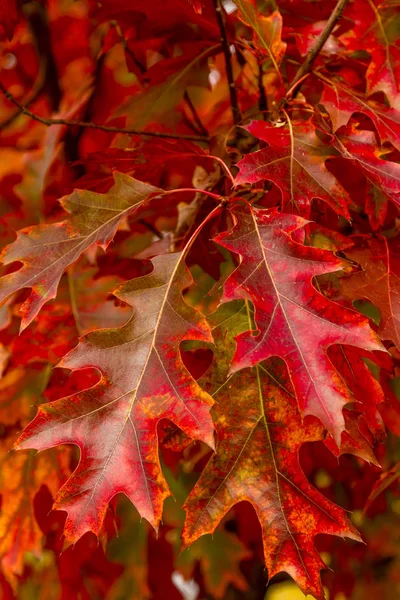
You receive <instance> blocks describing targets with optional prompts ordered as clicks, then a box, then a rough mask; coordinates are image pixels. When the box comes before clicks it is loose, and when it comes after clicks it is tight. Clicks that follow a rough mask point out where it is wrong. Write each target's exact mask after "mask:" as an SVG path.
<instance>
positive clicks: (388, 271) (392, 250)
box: [341, 237, 400, 348]
mask: <svg viewBox="0 0 400 600" xmlns="http://www.w3.org/2000/svg"><path fill="white" fill-rule="evenodd" d="M399 242H400V238H399V237H396V238H394V239H392V240H388V239H386V238H384V237H379V238H377V237H375V238H371V239H369V240H367V239H361V240H360V243H359V245H357V246H355V247H354V248H351V249H349V250H346V256H347V257H348V258H350V259H351V260H353V261H354V262H356V263H358V264H359V265H361V267H362V271H359V272H356V273H353V274H352V275H350V276H349V277H344V278H342V279H341V286H342V291H343V293H344V295H345V296H346V298H349V299H350V300H362V299H367V300H369V301H370V302H372V303H373V304H375V306H376V307H377V308H379V310H380V313H381V320H380V323H379V334H380V336H381V338H382V339H383V340H391V341H392V342H393V343H395V344H396V346H397V347H398V348H400V278H399V275H398V274H399V272H400V271H399V269H400V244H399Z"/></svg>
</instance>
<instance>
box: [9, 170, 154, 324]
mask: <svg viewBox="0 0 400 600" xmlns="http://www.w3.org/2000/svg"><path fill="white" fill-rule="evenodd" d="M114 177H115V185H114V186H113V187H112V188H111V190H110V191H109V192H107V193H106V194H97V193H94V192H88V191H82V190H76V191H74V192H73V193H72V194H71V195H70V196H67V197H66V198H64V199H63V201H62V205H63V208H65V210H66V211H67V212H69V213H70V215H71V217H70V218H69V219H68V220H66V221H63V222H61V223H55V224H54V225H38V226H35V227H31V228H27V229H23V230H21V231H20V232H19V233H18V237H17V239H16V240H15V242H13V243H12V244H10V245H9V246H7V247H6V248H5V249H4V250H3V253H2V255H1V259H2V261H3V263H4V264H5V265H8V264H10V263H13V262H15V261H19V262H22V263H23V266H22V268H20V269H19V270H18V271H14V272H13V273H10V274H9V275H5V276H4V277H3V278H2V279H0V302H1V301H4V300H6V299H7V298H8V297H9V296H10V295H11V294H13V293H15V292H16V291H19V290H21V289H23V288H27V287H30V288H32V293H31V295H30V296H29V298H28V299H27V300H26V301H25V303H24V304H23V306H22V309H21V310H22V314H23V318H22V323H21V329H22V330H23V329H25V328H26V327H27V326H28V325H29V323H31V321H32V320H33V319H34V318H35V317H36V315H37V314H38V312H39V310H40V309H41V307H42V306H43V304H45V303H46V302H48V301H49V300H51V299H53V298H54V297H55V295H56V293H57V286H58V283H59V281H60V278H61V275H62V274H63V272H64V270H65V269H66V268H67V267H68V266H69V265H70V264H72V263H73V262H74V261H75V260H76V259H77V258H78V257H79V256H80V255H81V254H82V252H84V251H85V250H87V249H88V248H90V246H92V245H93V244H98V245H99V246H101V247H102V248H103V249H106V248H107V246H108V244H109V243H110V241H111V240H112V238H113V237H114V235H115V232H116V229H117V227H118V225H119V223H120V221H121V219H122V218H123V217H125V216H127V215H129V214H131V213H132V212H133V211H134V210H135V209H137V208H138V206H140V205H141V204H142V203H143V201H144V200H146V199H147V198H149V197H150V196H151V195H156V194H159V193H162V190H159V189H157V188H154V187H153V186H151V185H148V184H144V183H142V182H140V181H137V180H135V179H133V178H131V177H129V176H127V175H123V174H121V173H115V175H114Z"/></svg>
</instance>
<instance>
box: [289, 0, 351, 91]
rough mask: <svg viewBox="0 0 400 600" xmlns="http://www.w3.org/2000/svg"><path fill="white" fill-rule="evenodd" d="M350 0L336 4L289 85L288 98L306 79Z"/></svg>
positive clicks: (340, 0) (341, 0)
mask: <svg viewBox="0 0 400 600" xmlns="http://www.w3.org/2000/svg"><path fill="white" fill-rule="evenodd" d="M348 2H349V0H339V1H338V3H337V4H336V7H335V9H334V10H333V12H332V14H331V16H330V17H329V19H328V21H327V23H326V25H325V27H324V29H323V31H321V33H320V35H319V36H318V38H317V39H316V40H315V44H314V45H313V46H312V47H311V48H310V50H309V51H308V52H307V54H306V58H305V60H304V62H303V64H302V65H300V67H299V69H298V71H297V73H296V75H295V76H294V78H293V81H292V82H291V84H290V86H289V91H288V92H287V94H286V99H288V98H290V97H291V96H293V95H294V93H295V88H296V87H297V86H298V85H299V84H300V83H301V81H303V80H304V79H305V76H306V75H308V73H310V71H311V69H312V66H313V64H314V61H315V59H316V58H317V56H318V54H319V53H320V52H321V50H322V48H323V46H324V44H325V42H326V41H327V39H328V37H329V36H330V35H331V33H332V31H333V28H334V27H335V25H336V23H337V22H338V21H339V19H340V17H341V16H342V14H343V11H344V9H345V8H346V6H347V4H348Z"/></svg>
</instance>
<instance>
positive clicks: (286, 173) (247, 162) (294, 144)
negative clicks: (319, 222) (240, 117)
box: [235, 120, 350, 216]
mask: <svg viewBox="0 0 400 600" xmlns="http://www.w3.org/2000/svg"><path fill="white" fill-rule="evenodd" d="M245 129H246V130H247V131H249V132H250V133H251V134H252V135H254V136H255V137H257V138H259V139H260V140H263V141H264V142H267V144H268V147H267V148H263V149H262V150H258V152H252V153H251V154H248V155H247V156H245V157H244V158H243V159H242V160H241V161H239V162H238V165H237V166H238V167H239V174H238V175H237V177H236V179H235V182H236V183H237V184H240V183H256V182H257V181H260V179H265V180H267V181H272V182H273V183H275V185H277V186H278V187H279V189H280V190H281V193H282V206H283V208H286V207H287V206H291V207H292V209H293V208H294V207H296V208H297V209H298V211H299V212H300V213H301V214H303V215H305V216H308V215H309V213H310V207H311V202H312V200H313V199H314V198H320V199H321V200H324V201H325V202H327V204H329V205H330V206H331V207H332V208H333V209H334V210H335V211H337V212H338V213H339V214H342V215H343V216H348V208H347V206H348V204H349V203H350V200H349V197H348V194H347V192H346V191H345V190H344V188H343V187H342V186H341V185H340V184H339V182H338V181H337V180H336V179H335V177H334V176H333V175H332V174H331V173H330V172H329V171H328V169H327V168H326V166H325V161H326V160H327V159H328V158H330V157H332V156H333V155H335V150H334V149H333V148H332V147H331V146H327V145H326V144H324V143H323V142H322V141H321V140H320V139H319V138H318V136H317V133H316V132H317V129H316V127H315V125H313V123H311V122H310V121H302V122H300V123H293V124H292V123H291V121H290V120H288V122H287V124H286V125H285V126H283V127H281V126H280V127H276V126H273V125H270V124H268V123H265V122H264V121H252V122H251V123H250V124H249V125H247V126H246V127H245Z"/></svg>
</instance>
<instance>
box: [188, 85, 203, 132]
mask: <svg viewBox="0 0 400 600" xmlns="http://www.w3.org/2000/svg"><path fill="white" fill-rule="evenodd" d="M183 99H184V101H185V102H186V104H187V106H188V108H189V110H190V112H191V113H192V117H193V119H194V122H195V124H196V126H197V129H198V131H199V133H200V134H201V135H207V136H208V131H207V129H206V128H205V127H204V125H203V123H202V122H201V119H200V117H199V114H198V112H197V110H196V107H195V106H194V104H193V102H192V100H191V98H190V96H189V92H188V91H187V90H185V94H184V96H183Z"/></svg>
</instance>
